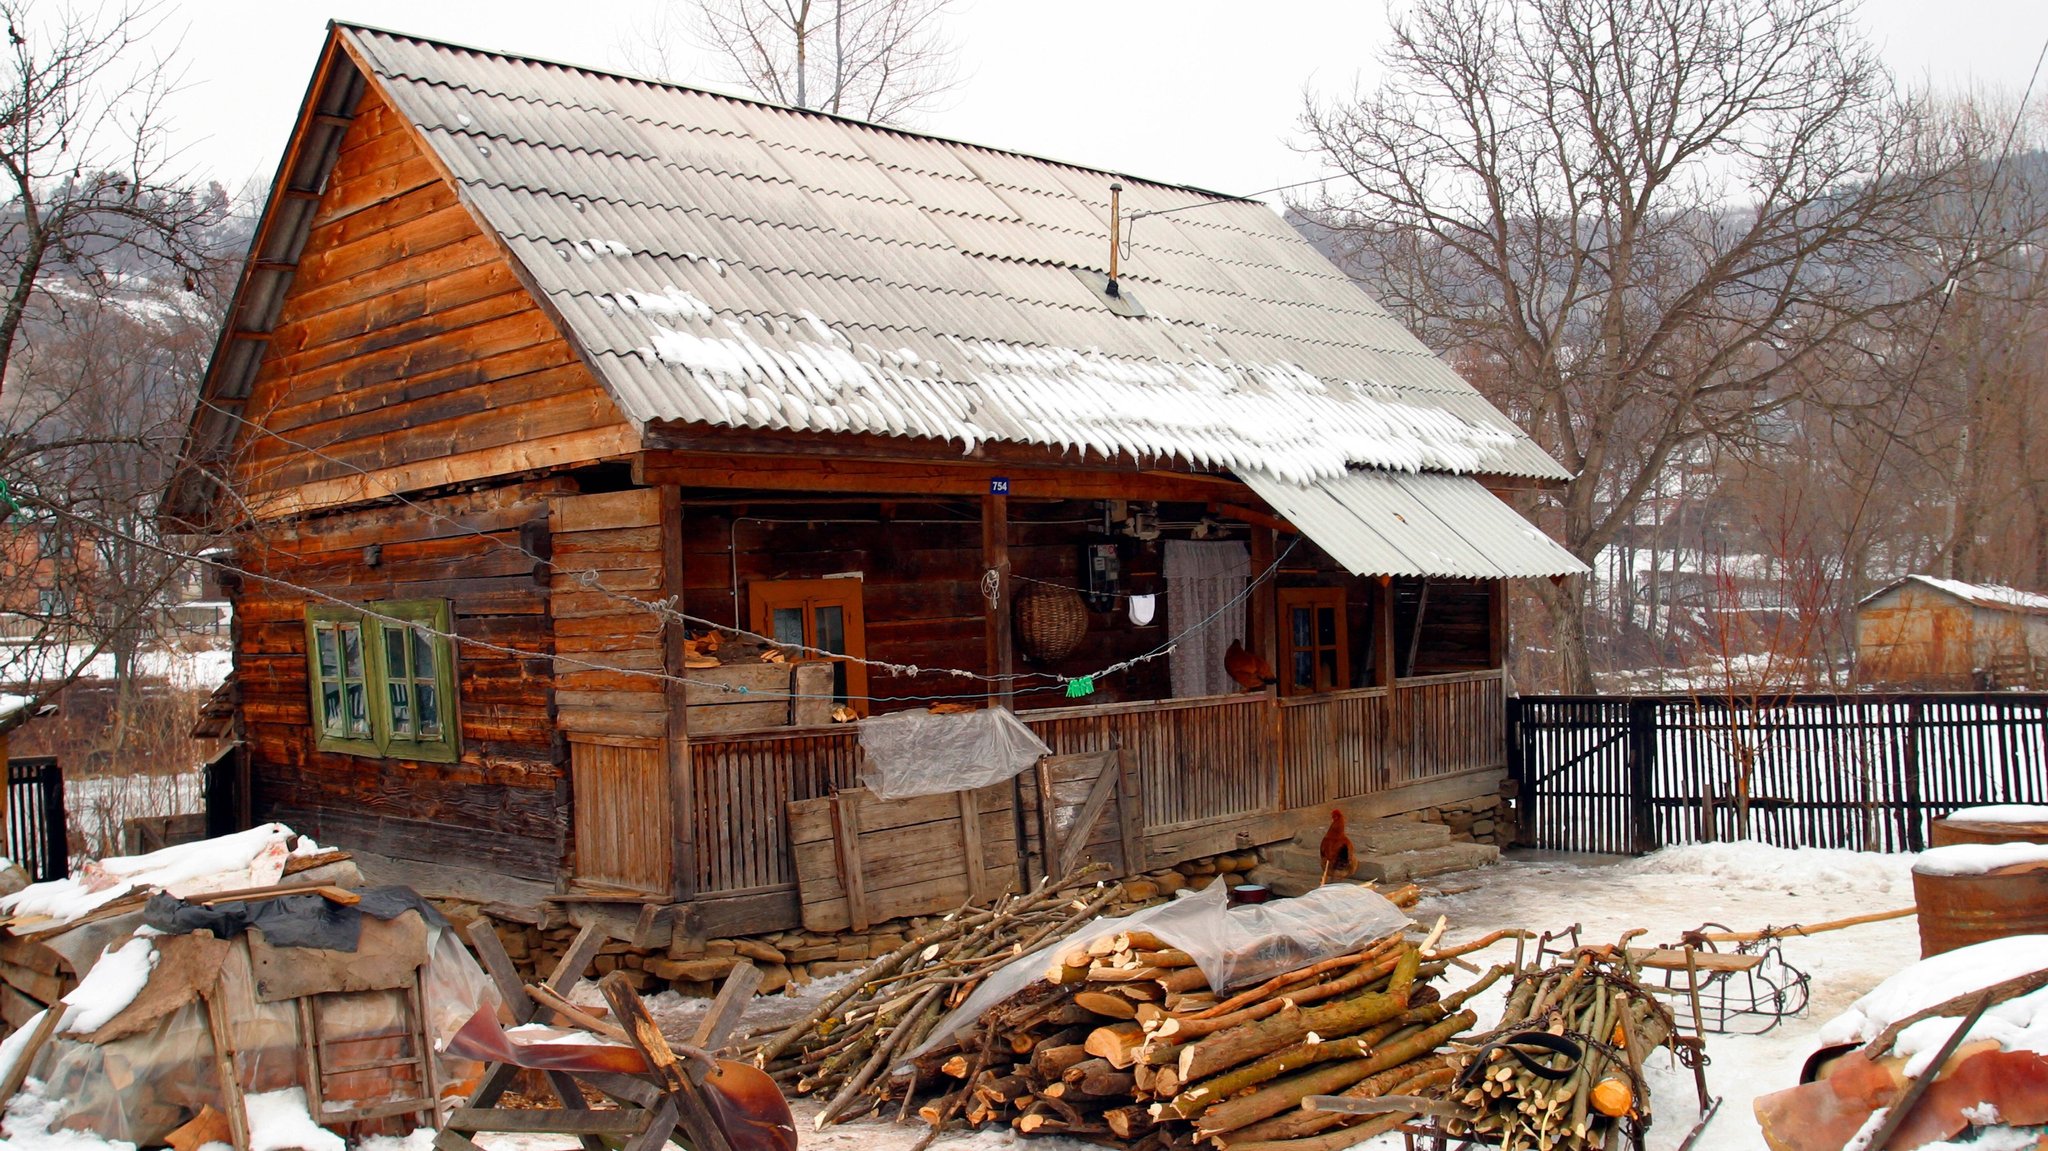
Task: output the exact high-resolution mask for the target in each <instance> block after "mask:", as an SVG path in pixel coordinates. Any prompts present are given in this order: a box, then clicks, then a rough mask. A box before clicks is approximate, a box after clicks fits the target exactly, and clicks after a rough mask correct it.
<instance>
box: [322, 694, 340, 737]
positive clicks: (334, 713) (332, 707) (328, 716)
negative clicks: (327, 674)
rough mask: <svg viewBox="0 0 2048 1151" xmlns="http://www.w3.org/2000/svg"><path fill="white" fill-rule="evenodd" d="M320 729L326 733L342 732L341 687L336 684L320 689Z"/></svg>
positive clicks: (337, 733)
mask: <svg viewBox="0 0 2048 1151" xmlns="http://www.w3.org/2000/svg"><path fill="white" fill-rule="evenodd" d="M320 729H321V730H322V731H325V732H326V733H327V734H328V735H340V734H341V733H342V730H343V729H342V726H341V688H340V687H339V686H338V685H336V684H331V683H330V684H328V685H327V686H325V687H323V688H321V689H320Z"/></svg>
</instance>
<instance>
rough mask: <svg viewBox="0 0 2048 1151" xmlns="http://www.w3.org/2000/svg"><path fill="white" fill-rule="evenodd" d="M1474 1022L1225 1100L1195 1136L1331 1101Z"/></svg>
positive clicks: (1462, 1021)
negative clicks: (1315, 1098)
mask: <svg viewBox="0 0 2048 1151" xmlns="http://www.w3.org/2000/svg"><path fill="white" fill-rule="evenodd" d="M1476 1018H1477V1017H1476V1016H1474V1015H1473V1013H1472V1012H1470V1011H1460V1012H1459V1013H1458V1014H1456V1015H1453V1016H1451V1017H1450V1018H1449V1019H1446V1020H1444V1021H1443V1022H1442V1023H1439V1024H1437V1025H1436V1026H1434V1027H1431V1028H1429V1029H1427V1030H1425V1031H1421V1032H1418V1033H1416V1034H1414V1035H1411V1036H1407V1037H1406V1038H1403V1039H1396V1040H1393V1041H1391V1042H1389V1043H1387V1044H1386V1045H1385V1046H1384V1047H1382V1048H1380V1050H1379V1051H1377V1052H1375V1053H1373V1054H1372V1055H1370V1056H1368V1057H1366V1058H1364V1059H1354V1060H1350V1061H1347V1062H1344V1063H1338V1064H1335V1065H1333V1066H1325V1067H1319V1068H1317V1069H1316V1070H1313V1071H1305V1072H1302V1073H1301V1074H1299V1075H1293V1076H1289V1077H1288V1078H1286V1079H1283V1080H1280V1081H1278V1082H1276V1083H1273V1084H1270V1085H1269V1086H1266V1087H1262V1088H1260V1089H1259V1090H1257V1091H1253V1092H1251V1093H1250V1094H1247V1095H1240V1096H1238V1097H1236V1098H1234V1099H1227V1100H1224V1101H1223V1102H1221V1103H1218V1104H1216V1105H1215V1106H1213V1107H1210V1108H1209V1109H1208V1110H1207V1111H1205V1112H1203V1114H1202V1118H1201V1120H1200V1122H1199V1123H1198V1124H1197V1125H1196V1132H1197V1133H1198V1134H1200V1135H1204V1136H1207V1135H1213V1134H1216V1133H1218V1132H1222V1131H1234V1130H1236V1129H1237V1128H1239V1127H1243V1126H1245V1125H1247V1124H1249V1123H1254V1122H1257V1121H1258V1120H1260V1119H1264V1118H1266V1117H1267V1116H1269V1115H1276V1114H1278V1113H1280V1112H1282V1111H1285V1110H1287V1109H1288V1108H1290V1107H1293V1106H1295V1105H1296V1104H1298V1103H1300V1102H1301V1101H1302V1100H1303V1099H1305V1098H1307V1097H1308V1096H1310V1095H1330V1094H1333V1093H1335V1092H1338V1091H1342V1090H1343V1089H1344V1088H1346V1087H1350V1086H1351V1085H1352V1084H1355V1083H1357V1082H1358V1081H1359V1080H1361V1079H1364V1078H1367V1077H1368V1076H1371V1075H1373V1074H1376V1073H1378V1072H1381V1071H1385V1070H1387V1069H1388V1068H1390V1067H1398V1066H1400V1065H1401V1064H1403V1063H1406V1062H1408V1061H1409V1060H1411V1059H1414V1058H1416V1057H1417V1056H1419V1055H1422V1054H1424V1053H1425V1052H1428V1051H1433V1050H1435V1049H1436V1047H1437V1045H1438V1044H1440V1043H1442V1042H1444V1041H1445V1040H1447V1039H1449V1038H1450V1037H1451V1036H1453V1035H1456V1034H1457V1033H1458V1032H1460V1031H1463V1030H1464V1029H1466V1028H1467V1027H1470V1026H1472V1024H1473V1022H1474V1021H1475V1019H1476Z"/></svg>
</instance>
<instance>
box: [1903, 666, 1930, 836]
mask: <svg viewBox="0 0 2048 1151" xmlns="http://www.w3.org/2000/svg"><path fill="white" fill-rule="evenodd" d="M1920 704H1921V701H1919V700H1917V699H1916V700H1914V701H1913V702H1912V703H1909V704H1907V705H1906V763H1905V770H1906V778H1905V785H1906V810H1905V816H1906V828H1905V831H1906V835H1905V840H1906V850H1907V851H1924V850H1925V849H1926V847H1927V842H1926V837H1925V833H1924V832H1923V831H1922V830H1921V825H1922V823H1923V822H1924V821H1925V820H1926V818H1927V804H1926V801H1925V799H1924V798H1923V797H1922V794H1921V787H1920V725H1921V722H1922V715H1921V706H1920Z"/></svg>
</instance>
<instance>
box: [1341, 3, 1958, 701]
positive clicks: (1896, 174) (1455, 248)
mask: <svg viewBox="0 0 2048 1151" xmlns="http://www.w3.org/2000/svg"><path fill="white" fill-rule="evenodd" d="M1852 15H1853V4H1852V3H1850V2H1849V0H1524V2H1521V3H1515V2H1512V0H1417V2H1416V3H1415V4H1414V6H1413V7H1412V8H1411V9H1410V10H1409V11H1408V12H1407V13H1406V15H1405V16H1403V17H1401V18H1398V19H1397V20H1396V22H1395V24H1394V30H1393V43H1392V46H1391V48H1390V49H1389V50H1388V53H1387V58H1386V61H1385V65H1386V72H1385V75H1386V79H1385V81H1384V82H1383V84H1382V85H1381V86H1380V87H1379V89H1378V90H1377V91H1376V92H1373V93H1371V94H1369V95H1364V96H1359V97H1355V98H1353V99H1350V100H1348V101H1342V102H1335V103H1317V102H1313V101H1312V102H1311V103H1310V105H1309V107H1308V109H1307V113H1306V115H1305V118H1304V124H1305V127H1306V129H1307V130H1308V132H1309V134H1310V137H1311V139H1312V141H1313V144H1314V147H1315V148H1316V149H1317V150H1319V151H1320V153H1321V154H1322V155H1323V156H1324V157H1325V158H1326V159H1327V160H1328V162H1329V163H1330V164H1331V165H1332V166H1333V167H1334V168H1335V169H1336V170H1337V171H1338V172H1339V173H1340V174H1341V176H1343V177H1345V178H1346V179H1345V180H1344V181H1343V183H1342V184H1341V185H1333V187H1335V188H1337V189H1338V190H1336V191H1334V192H1332V193H1330V194H1329V195H1328V197H1327V199H1326V200H1325V202H1324V203H1322V204H1320V205H1317V206H1316V211H1317V214H1318V215H1319V216H1320V217H1321V218H1322V219H1323V220H1324V222H1325V223H1327V224H1330V225H1333V226H1336V227H1339V228H1341V229H1343V230H1344V231H1345V232H1346V234H1347V236H1348V240H1349V242H1350V243H1351V244H1353V245H1355V246H1356V247H1357V249H1358V250H1359V252H1361V253H1362V254H1363V255H1364V257H1365V260H1364V263H1365V265H1366V267H1367V268H1368V272H1367V275H1368V279H1369V280H1370V281H1371V282H1372V283H1373V285H1374V286H1375V287H1376V288H1377V289H1378V290H1379V291H1380V292H1381V293H1382V294H1383V296H1384V298H1385V299H1386V300H1387V301H1388V302H1389V303H1390V304H1391V305H1393V306H1395V307H1397V308H1399V309H1401V310H1403V311H1405V312H1406V313H1407V314H1408V316H1409V317H1410V318H1411V320H1412V321H1413V322H1415V323H1416V325H1417V326H1418V327H1420V328H1421V329H1422V330H1423V332H1424V334H1425V338H1427V339H1430V340H1432V341H1433V342H1435V343H1436V344H1437V345H1438V346H1439V347H1443V348H1446V349H1448V350H1449V351H1450V352H1451V354H1452V355H1453V356H1454V357H1455V358H1457V359H1459V360H1460V361H1461V362H1464V363H1468V364H1476V365H1483V366H1484V368H1485V369H1486V370H1484V371H1481V372H1477V373H1475V375H1476V376H1478V377H1479V378H1481V379H1482V380H1487V381H1490V382H1491V389H1492V391H1493V393H1494V394H1495V396H1496V398H1497V399H1499V400H1500V401H1501V402H1502V403H1503V404H1504V406H1506V407H1507V408H1508V410H1509V411H1510V412H1511V413H1513V414H1515V415H1516V416H1517V417H1518V418H1519V419H1521V420H1522V422H1523V423H1524V425H1525V426H1526V427H1528V428H1529V429H1530V431H1531V433H1532V434H1533V435H1535V436H1536V437H1537V438H1538V440H1539V442H1541V443H1542V444H1543V445H1544V446H1545V447H1546V448H1548V449H1549V450H1550V451H1551V452H1552V454H1553V455H1555V456H1556V457H1557V458H1558V459H1559V460H1560V461H1561V462H1562V463H1563V464H1564V465H1565V466H1566V467H1567V468H1568V469H1570V470H1571V471H1572V473H1573V474H1574V477H1575V478H1574V479H1572V480H1571V481H1570V482H1569V483H1567V484H1566V485H1565V487H1564V489H1563V491H1562V492H1561V493H1560V497H1559V500H1558V504H1559V505H1560V506H1559V507H1558V509H1557V512H1556V515H1557V527H1558V529H1559V530H1560V533H1561V535H1562V538H1563V542H1564V543H1565V545H1566V546H1567V547H1568V548H1570V549H1571V550H1572V552H1573V553H1574V554H1576V555H1578V556H1579V557H1580V558H1581V559H1586V560H1588V561H1591V560H1593V559H1594V558H1595V557H1596V556H1598V555H1599V553H1600V552H1601V550H1602V549H1603V548H1605V547H1607V546H1608V545H1609V544H1610V543H1612V542H1613V541H1614V540H1615V539H1616V538H1617V536H1618V535H1619V534H1620V533H1621V532H1622V531H1623V529H1624V528H1625V527H1626V526H1627V525H1629V524H1630V523H1631V522H1632V521H1633V520H1634V518H1635V517H1636V516H1637V515H1638V513H1639V511H1640V510H1641V508H1642V505H1643V502H1644V499H1645V497H1646V496H1647V495H1649V494H1650V493H1652V492H1653V491H1654V490H1655V488H1656V485H1657V483H1658V481H1659V477H1660V476H1661V475H1663V474H1664V473H1665V471H1666V468H1667V466H1668V465H1669V464H1670V463H1671V462H1672V461H1673V459H1674V458H1675V457H1677V456H1679V455H1680V453H1682V452H1684V451H1686V450H1688V448H1689V447H1690V446H1692V445H1697V444H1701V443H1707V442H1726V443H1731V444H1744V443H1751V442H1754V441H1755V440H1756V438H1757V437H1758V436H1759V435H1761V434H1763V433H1764V432H1765V431H1767V430H1768V427H1769V425H1770V423H1771V421H1773V420H1774V419H1776V418H1778V417H1779V416H1780V415H1781V414H1782V413H1783V412H1784V411H1786V410H1787V409H1788V408H1790V407H1791V406H1793V405H1795V404H1798V403H1800V402H1802V401H1803V400H1810V399H1812V398H1813V397H1815V396H1816V395H1817V394H1818V393H1819V392H1820V391H1822V390H1824V389H1825V388H1826V387H1828V386H1829V384H1830V383H1831V381H1834V380H1836V379H1839V378H1841V377H1842V376H1843V375H1845V374H1848V373H1855V372H1861V371H1862V370H1863V369H1864V367H1865V366H1866V365H1865V361H1867V360H1868V358H1869V356H1870V354H1871V352H1870V347H1871V346H1870V343H1869V342H1868V341H1866V340H1865V339H1864V338H1863V337H1864V336H1865V335H1867V334H1868V333H1870V332H1872V331H1880V330H1882V329H1883V328H1884V326H1885V325H1886V324H1887V323H1888V322H1889V320H1890V318H1891V317H1892V316H1893V315H1894V313H1895V312H1896V310H1898V309H1900V308H1902V307H1905V306H1907V305H1908V304H1910V303H1912V302H1913V301H1916V300H1924V299H1926V298H1927V297H1928V295H1929V294H1930V293H1931V292H1932V291H1933V290H1935V288H1936V287H1938V285H1939V284H1940V282H1941V280H1942V277H1935V278H1933V280H1932V282H1931V283H1930V281H1929V279H1928V278H1927V277H1925V276H1921V275H1908V274H1902V273H1903V269H1904V265H1902V264H1901V263H1900V258H1901V256H1902V255H1903V254H1905V252H1906V251H1907V250H1908V249H1909V248H1910V247H1911V245H1913V244H1914V243H1916V242H1919V241H1920V240H1921V239H1922V237H1921V236H1920V235H1919V233H1918V232H1917V231H1916V230H1915V229H1914V228H1913V226H1912V221H1913V220H1914V219H1915V216H1916V213H1918V211H1919V210H1920V209H1921V208H1923V207H1924V206H1925V205H1926V204H1928V203H1929V202H1931V200H1932V198H1933V197H1935V196H1937V195H1938V194H1939V193H1940V192H1941V191H1942V190H1943V189H1944V188H1946V187H1947V186H1948V185H1947V183H1946V177H1947V175H1948V174H1949V172H1950V171H1951V170H1952V169H1953V167H1954V164H1955V161H1954V158H1953V157H1952V156H1951V155H1949V153H1948V151H1947V150H1946V149H1945V148H1944V147H1943V146H1942V144H1941V142H1940V141H1935V140H1931V139H1930V137H1929V136H1927V135H1926V134H1925V133H1923V132H1921V131H1920V128H1921V124H1922V113H1921V109H1919V108H1918V107H1917V106H1915V105H1913V104H1912V103H1910V102H1908V101H1905V100H1903V99H1901V98H1899V97H1898V95H1897V94H1896V93H1895V91H1894V89H1893V86H1892V84H1891V82H1890V80H1889V77H1888V76H1887V74H1886V73H1885V71H1884V69H1883V68H1882V67H1881V65H1880V64H1879V63H1878V61H1877V58H1876V55H1875V53H1874V51H1873V50H1872V49H1871V47H1870V46H1869V45H1868V44H1867V43H1866V42H1864V41H1863V40H1862V39H1861V37H1860V35H1859V33H1858V32H1857V30H1856V28H1855V26H1854V24H1853V21H1852ZM1976 258H1977V255H1976V254H1974V253H1967V254H1963V255H1960V256H1947V257H1942V258H1940V259H1939V261H1938V262H1942V263H1953V261H1955V260H1963V261H1967V260H1973V259H1976ZM1929 262H1937V261H1934V260H1930V261H1929ZM1852 337H1853V338H1852ZM1538 590H1539V592H1540V593H1541V595H1542V598H1543V600H1544V604H1545V607H1546V609H1547V611H1546V614H1547V616H1548V620H1547V621H1546V622H1547V624H1548V625H1549V626H1548V630H1549V632H1550V634H1551V636H1552V637H1553V640H1554V643H1555V645H1556V647H1557V649H1558V652H1559V655H1560V663H1561V667H1560V668H1559V675H1560V678H1561V679H1562V680H1563V682H1564V684H1565V685H1566V686H1567V687H1568V688H1569V689H1574V690H1587V689H1589V688H1590V687H1591V667H1590V662H1589V658H1588V653H1587V643H1586V632H1585V623H1584V614H1583V610H1582V609H1583V604H1584V600H1585V594H1586V590H1585V587H1584V581H1583V580H1579V579H1574V580H1569V581H1566V582H1565V583H1563V584H1562V585H1558V586H1556V587H1549V586H1544V587H1542V588H1539V589H1538Z"/></svg>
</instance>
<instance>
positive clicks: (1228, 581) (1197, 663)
mask: <svg viewBox="0 0 2048 1151" xmlns="http://www.w3.org/2000/svg"><path fill="white" fill-rule="evenodd" d="M1251 571H1252V557H1251V549H1249V548H1247V547H1246V546H1245V545H1244V544H1243V543H1241V542H1237V541H1234V540H1216V541H1195V540H1168V541H1166V556H1165V560H1164V563H1163V564H1162V574H1163V575H1164V576H1165V577H1166V630H1167V633H1168V634H1169V635H1171V636H1173V637H1176V638H1175V646H1174V649H1173V654H1172V656H1170V657H1169V662H1168V667H1169V669H1170V670H1171V672H1172V678H1173V694H1174V698H1176V699H1187V698H1189V697H1192V696H1202V695H1225V694H1228V693H1230V692H1233V691H1235V690H1237V687H1236V684H1235V683H1234V682H1233V681H1232V680H1231V678H1230V674H1229V673H1228V672H1227V671H1225V670H1224V668H1223V653H1224V652H1226V651H1228V650H1229V649H1230V645H1231V642H1232V641H1234V640H1242V639H1244V625H1245V605H1244V600H1243V599H1242V598H1241V597H1242V596H1243V594H1244V589H1245V585H1246V584H1247V583H1249V582H1251ZM1233 600H1235V602H1232V601H1233ZM1225 604H1229V606H1228V607H1227V608H1226V607H1225V606H1224V605H1225ZM1211 615H1214V616H1215V618H1214V619H1209V617H1210V616H1211ZM1204 620H1208V623H1207V624H1204V625H1203V626H1202V627H1201V628H1200V630H1198V631H1195V632H1193V633H1192V634H1184V633H1187V632H1188V629H1189V628H1193V627H1195V626H1196V625H1197V624H1201V623H1202V621H1204Z"/></svg>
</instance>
